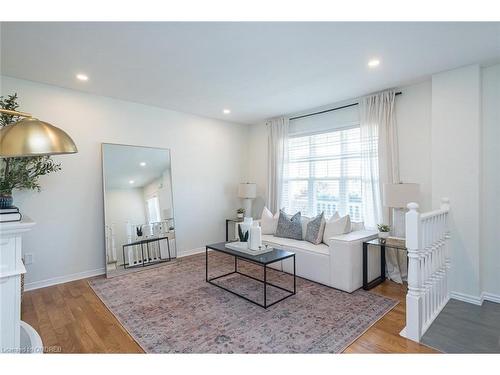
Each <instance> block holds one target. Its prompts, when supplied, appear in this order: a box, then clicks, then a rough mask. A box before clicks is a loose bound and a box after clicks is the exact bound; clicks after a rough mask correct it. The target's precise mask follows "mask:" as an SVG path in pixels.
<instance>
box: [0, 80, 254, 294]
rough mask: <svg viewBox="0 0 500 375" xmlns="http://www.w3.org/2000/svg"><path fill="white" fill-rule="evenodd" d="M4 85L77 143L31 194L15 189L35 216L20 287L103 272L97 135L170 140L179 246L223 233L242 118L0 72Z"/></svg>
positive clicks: (239, 164) (235, 179)
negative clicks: (209, 115) (235, 120)
mask: <svg viewBox="0 0 500 375" xmlns="http://www.w3.org/2000/svg"><path fill="white" fill-rule="evenodd" d="M13 92H17V93H18V94H19V98H20V104H21V106H20V108H19V109H20V110H23V111H29V112H31V113H33V114H35V115H36V116H38V117H39V118H41V119H43V120H45V121H48V122H50V123H53V124H55V125H57V126H59V127H61V128H63V129H64V130H66V131H67V132H68V133H69V134H70V135H71V137H72V138H73V139H74V140H75V142H76V144H77V146H78V149H79V153H78V154H74V155H62V156H59V157H56V158H55V159H56V160H58V161H61V162H62V168H63V169H62V171H61V172H58V173H55V174H52V175H49V176H44V177H42V178H41V184H42V192H41V193H40V194H38V193H36V192H15V193H14V199H15V204H16V205H18V206H19V207H20V208H21V210H22V212H23V213H24V214H25V215H27V216H30V217H32V218H33V219H34V220H35V221H36V222H37V223H38V225H37V226H36V227H35V229H33V231H31V232H29V233H28V234H27V235H26V237H25V242H24V251H25V252H30V253H33V254H34V255H35V257H34V259H35V263H34V264H32V265H30V266H28V267H27V268H28V273H27V275H26V282H27V284H28V287H30V285H29V284H31V287H36V286H43V285H47V284H50V283H51V282H58V281H59V282H60V281H64V280H66V279H67V278H70V277H79V276H80V277H81V276H87V275H90V274H93V273H102V272H104V259H105V256H104V227H103V223H104V221H103V197H102V175H101V152H100V144H101V142H110V143H123V144H132V145H142V146H153V147H163V148H170V149H171V152H172V153H171V157H172V184H173V198H174V210H175V221H176V237H177V247H178V249H179V250H180V253H182V252H185V251H188V250H191V249H195V248H199V247H202V246H204V245H205V244H207V243H210V242H216V241H220V240H223V239H224V233H225V230H224V218H225V217H226V216H227V215H234V214H233V212H234V209H235V208H236V207H238V206H239V204H240V203H239V200H238V199H237V186H238V183H240V182H241V181H244V180H246V166H247V158H246V155H247V152H246V151H247V134H248V128H247V126H245V125H240V124H233V123H229V122H222V121H216V120H211V119H207V118H202V117H198V116H194V115H189V114H185V113H179V112H175V111H169V110H165V109H160V108H156V107H150V106H145V105H140V104H135V103H130V102H125V101H120V100H115V99H111V98H107V97H100V96H95V95H89V94H84V93H81V92H78V91H72V90H67V89H62V88H58V87H54V86H49V85H43V84H38V83H35V82H29V81H24V80H18V79H13V78H10V77H2V87H1V93H2V95H7V94H10V93H13Z"/></svg>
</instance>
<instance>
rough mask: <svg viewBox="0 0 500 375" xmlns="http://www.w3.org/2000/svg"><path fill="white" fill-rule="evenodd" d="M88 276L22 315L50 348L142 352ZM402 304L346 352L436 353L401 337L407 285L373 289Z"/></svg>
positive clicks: (28, 297)
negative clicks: (96, 291)
mask: <svg viewBox="0 0 500 375" xmlns="http://www.w3.org/2000/svg"><path fill="white" fill-rule="evenodd" d="M87 281H88V279H84V280H78V281H73V282H69V283H65V284H59V285H56V286H51V287H47V288H42V289H37V290H34V291H29V292H25V293H24V296H23V304H22V319H23V320H24V321H26V322H27V323H29V324H31V325H32V326H33V327H34V328H35V329H36V330H37V331H38V333H39V334H40V336H41V338H42V340H43V344H44V346H45V347H46V351H47V352H56V353H143V350H142V349H141V347H140V346H139V345H138V344H137V343H136V342H135V341H134V340H133V339H132V337H131V336H130V335H129V334H128V333H127V331H125V329H124V328H123V327H122V325H121V324H120V323H119V322H118V320H117V319H116V318H115V317H114V315H113V314H111V312H109V310H108V309H107V308H106V306H104V304H103V303H102V302H101V300H100V299H99V298H98V297H97V296H96V295H95V294H94V292H93V291H92V289H91V288H90V287H89V285H88V283H87ZM371 291H372V292H375V293H378V294H381V295H383V296H387V297H390V298H394V299H397V300H399V301H400V303H399V304H398V305H397V306H396V307H395V308H394V309H393V310H391V311H390V312H389V313H388V314H387V315H385V316H384V317H383V318H382V319H380V320H379V321H378V322H377V323H375V324H374V325H373V326H372V327H371V328H369V329H368V331H366V332H365V333H364V334H363V335H362V336H361V337H359V338H358V339H357V340H356V341H355V342H354V343H352V344H351V345H350V346H349V347H348V348H347V349H346V350H345V353H433V352H435V351H434V350H433V349H431V348H428V347H426V346H424V345H420V344H417V343H415V342H413V341H410V340H406V339H404V338H402V337H401V336H399V332H400V331H401V330H402V329H403V327H404V325H405V295H406V288H405V287H403V286H401V285H399V284H395V283H393V282H390V281H386V282H384V283H383V284H381V285H379V286H377V287H376V288H374V289H372V290H371Z"/></svg>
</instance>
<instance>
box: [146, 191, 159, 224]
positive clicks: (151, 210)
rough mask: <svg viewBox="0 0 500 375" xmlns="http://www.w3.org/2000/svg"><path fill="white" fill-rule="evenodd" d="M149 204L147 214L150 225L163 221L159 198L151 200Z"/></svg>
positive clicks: (155, 197)
mask: <svg viewBox="0 0 500 375" xmlns="http://www.w3.org/2000/svg"><path fill="white" fill-rule="evenodd" d="M146 203H147V213H148V223H149V224H153V223H157V222H159V221H161V218H160V201H159V200H158V197H157V196H154V197H152V198H149V199H147V200H146Z"/></svg>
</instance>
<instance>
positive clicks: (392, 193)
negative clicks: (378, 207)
mask: <svg viewBox="0 0 500 375" xmlns="http://www.w3.org/2000/svg"><path fill="white" fill-rule="evenodd" d="M419 199H420V185H419V184H384V187H383V202H384V206H386V207H393V208H406V205H407V204H408V203H410V202H417V203H418V201H419Z"/></svg>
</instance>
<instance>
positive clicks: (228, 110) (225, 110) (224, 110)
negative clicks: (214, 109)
mask: <svg viewBox="0 0 500 375" xmlns="http://www.w3.org/2000/svg"><path fill="white" fill-rule="evenodd" d="M222 113H224V114H225V115H228V114H230V113H231V110H230V109H223V110H222Z"/></svg>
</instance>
